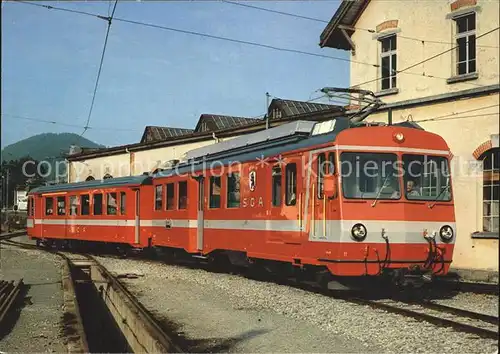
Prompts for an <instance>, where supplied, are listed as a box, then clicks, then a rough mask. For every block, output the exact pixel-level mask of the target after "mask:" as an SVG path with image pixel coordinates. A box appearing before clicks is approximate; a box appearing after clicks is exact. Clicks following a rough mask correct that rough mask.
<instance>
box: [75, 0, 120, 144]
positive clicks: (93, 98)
mask: <svg viewBox="0 0 500 354" xmlns="http://www.w3.org/2000/svg"><path fill="white" fill-rule="evenodd" d="M117 4H118V0H115V5H114V6H113V12H111V16H110V17H108V18H107V20H108V26H107V28H106V38H105V39H104V46H103V49H102V54H101V61H100V63H99V70H98V72H97V78H96V80H95V86H94V93H93V95H92V103H91V104H90V109H89V114H88V117H87V122H86V123H85V127H84V129H83V132H82V133H81V134H80V136H83V134H85V132H87V130H88V126H89V123H90V118H91V117H92V110H93V108H94V102H95V96H96V93H97V88H98V87H99V79H100V77H101V70H102V63H103V62H104V54H105V53H106V46H107V44H108V37H109V30H110V29H111V22H112V20H113V16H114V14H115V10H116V5H117Z"/></svg>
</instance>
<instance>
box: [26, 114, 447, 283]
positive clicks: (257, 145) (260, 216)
mask: <svg viewBox="0 0 500 354" xmlns="http://www.w3.org/2000/svg"><path fill="white" fill-rule="evenodd" d="M449 161H450V150H449V148H448V146H447V144H446V142H445V141H444V140H443V139H442V138H441V137H439V136H437V135H436V134H433V133H430V132H426V131H424V130H422V129H421V128H420V127H418V126H416V125H414V124H412V123H404V124H395V125H367V124H364V123H360V124H353V123H352V122H350V121H349V119H348V118H337V119H334V120H332V121H328V122H322V123H315V122H310V121H297V122H293V123H289V124H284V125H281V126H278V127H275V128H272V129H268V130H265V131H261V132H258V133H254V134H250V135H247V136H243V137H239V138H235V139H232V140H229V141H226V142H222V143H218V144H214V145H211V146H208V147H204V148H200V149H196V150H192V151H190V152H188V153H187V155H186V156H185V159H184V160H183V161H182V162H181V163H178V164H176V165H175V166H172V168H169V169H166V170H163V171H159V172H158V173H157V174H155V175H153V176H138V177H126V178H117V179H110V180H105V181H102V182H100V181H92V182H83V183H79V184H70V185H61V186H51V187H42V188H39V189H37V190H34V191H32V192H30V203H31V205H32V206H33V203H34V205H35V208H34V212H33V208H32V207H31V208H30V218H31V222H32V227H30V229H29V233H30V235H31V236H32V237H35V238H43V239H44V240H50V242H53V241H56V240H65V241H74V240H79V241H80V240H85V241H103V242H118V243H124V244H127V245H130V246H131V247H148V246H155V247H165V248H169V249H182V250H184V251H185V252H186V253H188V254H192V255H196V256H198V257H207V258H208V259H210V260H214V261H222V260H226V261H230V262H231V263H233V264H237V265H242V266H252V267H254V266H255V267H262V269H266V270H268V271H271V272H275V273H282V274H287V275H288V274H290V275H291V274H295V273H297V272H299V273H300V274H301V275H310V276H311V277H312V278H315V279H317V278H318V277H319V278H322V277H323V276H325V275H326V278H328V279H330V278H331V277H332V276H339V277H338V278H337V279H349V278H351V277H354V278H357V277H360V276H366V275H372V276H373V275H384V276H389V277H390V278H392V279H393V280H394V281H396V282H397V283H405V282H406V281H410V280H413V279H415V277H416V278H417V279H420V280H421V279H423V278H422V277H423V276H429V277H430V276H432V275H433V274H446V273H447V271H448V269H449V266H450V263H451V260H452V255H453V246H454V242H455V238H456V230H455V229H456V228H455V214H454V205H453V198H452V185H451V177H450V165H449ZM122 193H123V194H124V195H125V198H126V199H128V200H129V202H128V207H126V208H125V209H124V211H123V212H122V211H121V205H122V201H121V198H122ZM71 198H73V199H71ZM72 200H73V201H80V204H78V202H76V203H77V204H75V203H74V202H72ZM126 203H127V202H125V204H126ZM60 205H61V206H63V207H62V209H64V214H61V215H59V214H56V211H55V210H57V209H55V208H56V207H59V206H60ZM70 205H76V206H74V207H73V209H75V210H77V211H75V212H73V211H71V210H73V209H72V208H71V207H70ZM84 205H85V210H86V214H82V211H83V208H84ZM80 208H81V209H82V210H80ZM49 210H52V211H51V212H50V213H49ZM108 210H110V211H111V214H110V213H109V212H108ZM118 211H119V212H118Z"/></svg>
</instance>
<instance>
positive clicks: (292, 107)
mask: <svg viewBox="0 0 500 354" xmlns="http://www.w3.org/2000/svg"><path fill="white" fill-rule="evenodd" d="M275 108H277V109H279V110H280V111H281V112H282V115H283V116H294V115H298V114H305V113H314V112H320V111H325V110H332V109H333V110H335V109H337V110H338V111H342V110H343V107H342V106H338V105H333V104H326V103H315V102H304V101H295V100H284V99H281V98H275V99H273V100H272V101H271V104H270V105H269V112H268V115H269V116H271V117H272V111H273V109H275Z"/></svg>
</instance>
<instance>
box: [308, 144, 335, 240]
mask: <svg viewBox="0 0 500 354" xmlns="http://www.w3.org/2000/svg"><path fill="white" fill-rule="evenodd" d="M312 163H313V166H312V168H311V170H312V172H313V173H312V177H313V178H311V179H310V181H311V182H310V191H311V198H310V199H311V219H312V220H311V224H310V225H311V226H310V229H309V236H310V239H325V240H326V239H331V238H332V237H334V235H335V234H336V233H337V232H336V229H337V228H338V227H339V226H340V225H339V224H338V222H339V215H338V213H339V211H338V205H337V200H336V197H337V195H336V194H337V191H336V187H334V186H333V185H332V183H335V179H334V178H335V152H334V151H325V152H320V153H318V154H315V155H313V157H312ZM325 187H327V188H326V191H325ZM332 189H335V191H332Z"/></svg>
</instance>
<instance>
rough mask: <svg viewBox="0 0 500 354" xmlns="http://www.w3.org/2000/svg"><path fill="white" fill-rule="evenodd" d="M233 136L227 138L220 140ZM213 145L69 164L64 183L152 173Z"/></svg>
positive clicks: (182, 147) (163, 149)
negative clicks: (201, 148)
mask: <svg viewBox="0 0 500 354" xmlns="http://www.w3.org/2000/svg"><path fill="white" fill-rule="evenodd" d="M235 137H236V136H234V137H227V138H224V140H229V139H232V138H235ZM219 141H222V139H219ZM214 143H216V141H215V140H214V139H209V140H205V141H201V142H196V143H189V144H179V145H175V146H169V147H161V148H154V149H149V150H143V151H135V152H126V151H125V149H124V151H123V153H121V154H117V155H112V156H104V157H94V158H89V159H87V160H81V161H70V162H69V176H68V181H69V183H72V182H80V181H85V179H86V178H87V177H89V176H92V177H93V178H95V179H101V178H103V177H104V176H105V175H106V174H109V175H111V176H112V177H123V176H133V175H140V174H142V173H143V172H151V171H153V170H154V169H155V168H157V167H158V166H159V165H160V164H162V163H165V162H167V161H169V160H174V159H179V160H182V158H183V155H184V154H185V153H186V152H187V151H190V150H193V149H197V148H200V147H203V146H207V145H210V144H214Z"/></svg>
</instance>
